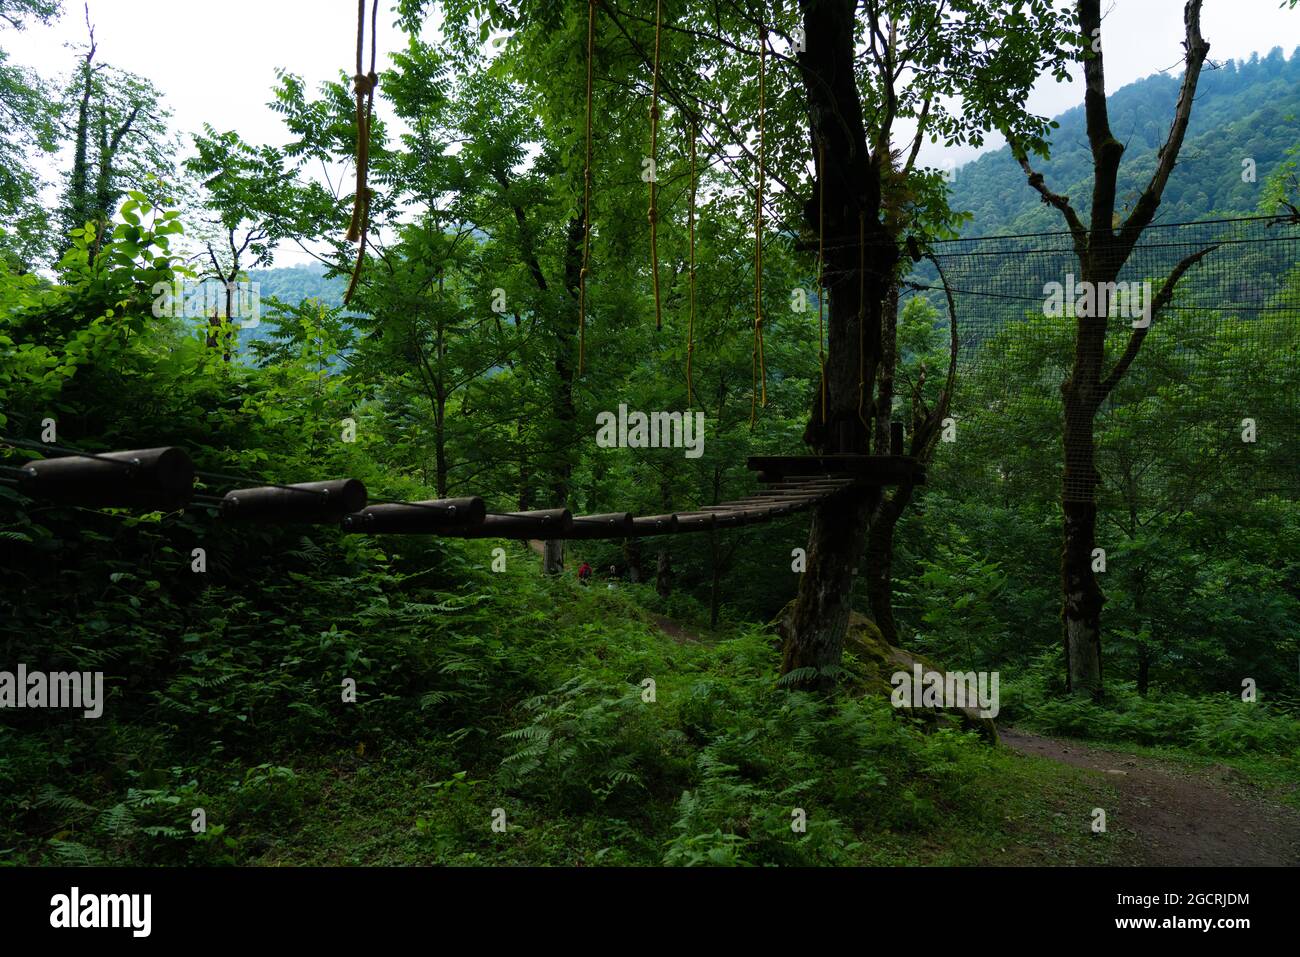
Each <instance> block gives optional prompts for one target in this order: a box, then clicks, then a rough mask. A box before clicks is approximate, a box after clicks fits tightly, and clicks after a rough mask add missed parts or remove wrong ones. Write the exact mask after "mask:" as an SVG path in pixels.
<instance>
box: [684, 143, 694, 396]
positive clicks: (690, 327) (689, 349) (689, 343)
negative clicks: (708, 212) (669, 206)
mask: <svg viewBox="0 0 1300 957" xmlns="http://www.w3.org/2000/svg"><path fill="white" fill-rule="evenodd" d="M695 137H696V129H695V125H694V124H691V202H690V204H689V206H688V211H687V214H686V215H687V231H688V232H689V234H690V260H691V268H690V316H689V318H688V319H687V322H686V407H687V408H688V409H689V408H690V407H691V406H692V405H693V404H694V393H693V391H692V388H693V387H692V384H691V359H692V358H693V357H694V354H695V188H696V178H695Z"/></svg>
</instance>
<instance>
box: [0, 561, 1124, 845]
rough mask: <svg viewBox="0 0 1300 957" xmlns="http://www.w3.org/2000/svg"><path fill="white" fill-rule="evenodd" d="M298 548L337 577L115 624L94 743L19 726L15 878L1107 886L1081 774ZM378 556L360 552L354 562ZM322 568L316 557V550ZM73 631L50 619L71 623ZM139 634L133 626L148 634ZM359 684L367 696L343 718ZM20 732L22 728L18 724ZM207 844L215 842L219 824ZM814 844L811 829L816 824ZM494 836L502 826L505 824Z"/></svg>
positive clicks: (564, 600) (528, 573)
mask: <svg viewBox="0 0 1300 957" xmlns="http://www.w3.org/2000/svg"><path fill="white" fill-rule="evenodd" d="M347 541H348V542H349V543H351V544H348V545H346V546H344V545H337V544H331V543H329V542H326V543H325V544H324V545H320V546H318V545H311V547H310V548H308V547H307V546H308V545H310V544H311V543H307V545H304V549H305V551H304V554H303V555H302V556H301V558H302V559H303V560H305V561H308V560H309V561H315V562H317V563H319V564H322V565H325V566H328V567H329V571H330V572H331V575H329V576H327V575H314V576H313V575H306V574H302V575H287V576H285V577H283V578H282V579H280V580H277V581H275V582H274V583H268V582H261V583H259V585H258V586H257V587H256V588H255V589H252V588H250V590H248V591H245V592H242V593H241V592H240V591H238V590H236V589H227V588H225V587H216V586H213V587H210V588H209V589H208V590H206V591H204V592H202V593H201V597H200V598H199V599H198V600H197V601H195V602H194V603H192V604H190V605H189V606H187V608H186V610H185V614H184V615H176V616H172V615H168V614H166V613H165V610H161V609H160V608H159V607H157V606H151V607H150V608H147V609H146V612H147V614H148V615H149V616H151V617H150V619H149V620H148V621H146V622H143V623H142V622H141V621H140V612H141V609H140V608H134V609H132V606H131V604H130V603H129V602H126V603H124V606H123V607H124V608H126V609H131V610H133V611H134V612H136V616H135V618H132V617H131V615H130V614H127V613H126V612H123V616H124V620H122V621H119V620H116V619H115V618H114V616H113V615H112V614H109V615H107V616H106V619H105V622H104V627H103V629H102V632H96V631H94V630H92V629H84V630H83V631H82V633H81V638H80V640H81V641H82V643H83V644H84V646H85V647H84V651H85V654H86V655H87V656H89V657H91V658H94V656H95V652H96V649H97V647H98V646H97V641H99V640H102V641H104V642H105V647H107V639H100V638H98V637H97V636H98V635H99V634H101V633H102V634H104V635H110V636H114V640H115V642H116V646H115V647H119V648H120V647H121V646H122V639H123V635H124V634H125V635H129V636H131V638H132V641H133V642H134V646H133V647H132V648H131V649H130V650H131V652H132V653H131V654H129V655H110V654H107V653H105V654H104V655H102V656H101V657H100V658H99V659H98V660H100V661H101V662H102V664H101V665H100V666H101V667H102V668H103V669H104V670H105V672H106V674H107V679H106V684H107V686H108V687H109V689H111V690H110V693H109V696H108V702H107V705H106V708H105V715H104V717H103V718H101V719H99V720H97V721H82V720H81V719H79V718H70V717H64V718H62V719H61V720H52V719H49V718H47V717H45V716H44V715H41V716H40V717H41V718H43V722H41V723H37V722H33V721H30V720H27V721H17V720H10V721H8V722H7V723H6V724H4V725H0V860H2V861H4V862H5V863H10V864H13V863H38V864H54V863H81V864H128V863H131V864H160V865H169V864H170V865H175V864H185V863H190V864H217V865H221V864H435V863H439V864H464V865H476V864H554V865H601V864H607V865H631V864H638V865H645V864H651V865H659V864H668V865H702V864H703V865H708V864H720V865H773V864H776V865H814V864H817V865H824V864H830V865H841V864H843V865H847V864H885V865H907V864H975V863H981V864H987V863H994V864H997V863H1007V864H1019V863H1070V864H1075V863H1106V862H1108V861H1111V860H1115V859H1117V858H1118V857H1120V856H1122V855H1123V854H1124V847H1123V841H1124V837H1123V835H1116V836H1114V837H1108V838H1102V839H1098V838H1097V837H1096V836H1094V835H1091V834H1090V833H1089V830H1088V821H1089V817H1088V814H1089V810H1090V809H1091V808H1092V807H1094V806H1097V805H1098V804H1101V803H1103V802H1104V800H1105V796H1106V795H1107V794H1108V793H1109V792H1108V790H1107V786H1106V785H1105V783H1104V782H1099V781H1097V780H1095V779H1093V778H1089V777H1088V776H1086V775H1084V774H1083V773H1081V772H1078V771H1075V770H1073V769H1069V768H1064V767H1061V766H1059V765H1055V764H1052V763H1049V762H1045V761H1038V760H1033V759H1028V758H1023V757H1020V756H1017V755H1014V754H1012V753H1010V752H1008V751H1006V750H1005V749H999V748H993V747H990V746H988V745H987V744H985V743H983V742H981V741H980V740H979V739H978V738H977V737H976V736H975V735H973V734H971V733H968V732H961V731H959V730H957V729H955V728H943V729H941V730H938V731H930V732H929V733H927V732H925V731H923V730H922V729H921V728H919V727H918V726H916V725H914V724H912V723H910V722H908V721H907V720H905V719H902V718H900V717H899V716H898V715H897V714H896V713H895V712H894V711H893V710H892V709H891V708H890V707H889V706H888V704H887V702H885V701H883V700H880V699H876V698H868V699H857V698H853V697H851V696H847V695H845V696H840V697H839V698H837V699H834V700H826V699H823V698H821V697H818V696H814V695H810V694H805V693H799V692H790V691H788V690H785V689H781V688H777V687H776V685H775V681H774V679H775V676H776V673H777V666H778V662H779V658H778V653H777V649H776V647H775V644H774V639H773V636H772V635H771V633H770V632H768V631H766V630H764V629H762V628H760V627H758V626H747V627H742V628H733V629H730V630H728V631H726V632H723V633H719V634H716V635H713V636H711V639H710V640H709V641H707V642H701V643H693V642H680V641H675V640H673V639H671V638H669V637H668V636H666V635H664V634H663V633H662V632H660V631H659V630H658V629H657V628H656V627H655V626H654V624H653V623H652V622H650V621H649V620H648V619H647V616H646V615H645V614H644V613H643V612H642V611H641V609H640V608H639V607H637V606H636V605H635V604H634V603H633V601H632V599H631V597H630V596H629V595H627V594H625V593H623V592H621V591H619V590H607V589H603V588H582V587H581V586H579V585H577V584H576V583H575V582H574V581H573V580H572V578H570V577H565V578H563V579H560V580H554V581H547V580H543V579H542V578H541V577H540V576H539V575H538V574H537V569H536V559H535V557H534V556H532V555H530V554H529V553H527V552H526V551H525V550H523V549H521V548H520V549H515V548H513V547H512V548H511V550H510V552H509V556H510V557H509V564H508V570H507V571H506V572H504V573H500V574H493V573H491V572H489V571H488V568H489V566H490V564H491V555H490V550H489V545H488V544H487V543H464V544H461V543H455V544H452V545H447V543H445V542H444V543H441V544H437V545H432V544H431V545H425V546H410V547H409V548H408V551H407V553H406V554H404V555H403V556H401V557H397V556H392V555H388V554H386V553H383V552H380V551H378V550H377V549H376V548H374V547H373V546H370V545H368V544H366V543H365V542H364V540H351V539H350V540H347ZM358 542H360V543H359V544H358ZM312 548H315V549H317V551H318V552H319V553H315V552H312V551H311V549H312ZM54 613H55V612H54V611H53V610H50V614H54ZM128 623H133V627H132V628H129V629H128V628H127V627H126V625H127V624H128ZM349 680H350V681H355V683H356V689H357V700H356V702H355V703H348V702H345V701H344V700H343V697H344V682H345V681H349ZM24 717H27V716H26V715H24ZM197 809H201V810H202V821H203V823H204V824H205V829H204V830H203V831H202V832H201V833H197V834H196V833H195V832H194V829H193V822H194V821H195V820H196V810H197ZM799 822H806V825H805V827H803V828H802V829H799V830H796V829H795V828H794V827H792V825H794V824H797V823H799ZM494 825H496V826H495V827H494Z"/></svg>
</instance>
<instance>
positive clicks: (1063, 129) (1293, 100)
mask: <svg viewBox="0 0 1300 957" xmlns="http://www.w3.org/2000/svg"><path fill="white" fill-rule="evenodd" d="M1178 81H1179V75H1178V71H1177V70H1173V71H1170V72H1168V73H1157V74H1153V75H1151V76H1149V77H1147V78H1146V79H1144V80H1139V81H1137V82H1136V83H1130V84H1128V85H1127V86H1124V87H1121V88H1120V89H1118V90H1115V91H1114V92H1113V93H1111V94H1110V96H1109V97H1108V99H1109V104H1110V122H1111V129H1112V131H1113V132H1114V134H1115V136H1116V138H1118V139H1119V140H1120V142H1122V143H1124V145H1125V153H1124V164H1123V166H1122V168H1121V170H1120V179H1119V197H1120V206H1121V207H1125V206H1127V205H1128V204H1131V203H1132V201H1133V200H1134V199H1136V197H1137V195H1138V193H1139V192H1140V190H1141V188H1142V186H1144V185H1145V184H1146V181H1147V180H1148V179H1149V178H1150V176H1151V169H1152V164H1153V163H1154V162H1155V156H1156V151H1157V150H1158V149H1159V148H1160V145H1161V144H1162V143H1163V142H1164V139H1165V136H1166V135H1167V134H1168V132H1169V118H1170V116H1172V115H1173V108H1174V103H1175V101H1176V100H1177V98H1178ZM1075 86H1076V88H1077V89H1078V92H1079V102H1080V105H1079V106H1077V107H1075V108H1074V109H1071V110H1069V111H1067V112H1065V113H1063V114H1061V115H1060V116H1058V117H1056V121H1057V122H1058V123H1059V124H1060V126H1059V128H1058V129H1056V130H1055V131H1054V132H1053V133H1052V135H1051V144H1052V152H1051V159H1050V160H1047V161H1038V162H1037V163H1036V168H1037V169H1038V170H1039V171H1040V172H1041V173H1043V175H1044V177H1045V178H1046V181H1047V183H1048V185H1049V186H1050V187H1051V188H1052V189H1053V190H1054V191H1055V192H1058V193H1064V194H1065V195H1067V196H1069V197H1070V198H1071V200H1073V201H1074V202H1075V204H1076V205H1077V206H1078V207H1081V208H1082V209H1087V207H1088V202H1089V198H1090V194H1091V183H1092V154H1091V151H1090V150H1089V148H1088V137H1087V134H1086V132H1085V129H1084V110H1083V106H1082V102H1083V89H1082V87H1081V86H1079V85H1078V84H1075ZM1298 119H1300V47H1298V48H1297V49H1296V51H1295V52H1293V53H1292V55H1291V57H1290V58H1289V59H1288V58H1287V57H1286V56H1285V54H1284V53H1283V51H1282V48H1281V47H1275V48H1274V49H1273V50H1272V52H1270V53H1269V54H1268V55H1267V56H1265V57H1262V58H1261V57H1259V56H1252V57H1251V58H1250V59H1249V60H1247V61H1245V62H1239V61H1234V60H1228V61H1226V62H1224V63H1222V64H1221V65H1219V67H1218V69H1210V68H1209V66H1208V65H1207V67H1206V69H1205V71H1204V72H1203V73H1202V75H1201V81H1200V85H1199V86H1198V88H1197V94H1196V108H1195V109H1194V110H1193V111H1192V116H1191V124H1190V126H1189V127H1188V132H1187V139H1186V141H1185V142H1184V144H1183V148H1182V151H1181V153H1180V154H1179V159H1178V165H1177V167H1175V169H1174V173H1173V176H1172V177H1171V178H1170V181H1169V186H1168V188H1167V189H1166V191H1165V195H1164V200H1163V202H1162V203H1161V204H1160V211H1159V213H1158V215H1157V219H1156V221H1157V222H1167V223H1174V222H1187V221H1190V220H1196V219H1203V218H1205V217H1208V216H1213V215H1220V214H1225V213H1238V214H1240V213H1247V214H1249V213H1252V212H1256V211H1257V210H1258V209H1259V204H1260V200H1261V198H1262V195H1263V190H1264V184H1265V182H1266V181H1267V179H1268V177H1269V176H1271V175H1272V174H1273V173H1274V172H1275V171H1276V169H1277V168H1278V166H1279V165H1280V164H1282V163H1284V162H1286V161H1287V159H1288V150H1292V149H1294V148H1295V146H1296V127H1297V120H1298ZM1245 160H1253V161H1254V165H1255V176H1254V177H1253V181H1247V179H1249V177H1247V178H1246V179H1243V173H1244V172H1245V167H1244V166H1243V163H1244V161H1245ZM951 203H952V206H953V208H954V209H959V210H967V211H969V212H970V213H972V214H973V216H974V218H973V219H972V220H971V222H970V223H969V224H968V225H967V226H966V228H965V230H964V232H965V234H966V235H970V236H982V235H989V234H1005V233H1021V232H1039V231H1043V230H1058V229H1061V228H1062V223H1061V218H1060V215H1059V214H1058V213H1057V212H1056V210H1054V209H1051V208H1049V207H1047V206H1045V205H1044V204H1043V203H1042V202H1041V201H1040V200H1039V197H1038V194H1037V193H1035V192H1034V191H1033V190H1032V189H1030V187H1029V186H1028V185H1027V184H1026V182H1025V174H1024V172H1023V171H1022V170H1021V169H1020V167H1019V166H1018V165H1017V163H1016V161H1015V160H1014V159H1013V158H1012V156H1011V151H1010V149H1008V148H1006V147H1004V148H1002V149H1000V150H997V151H996V152H992V153H988V154H985V155H984V156H981V157H979V158H978V159H976V160H974V161H972V162H970V163H968V164H966V165H965V166H962V167H961V168H960V169H958V170H957V173H956V178H955V181H954V182H953V184H952V197H951Z"/></svg>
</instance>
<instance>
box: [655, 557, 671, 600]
mask: <svg viewBox="0 0 1300 957" xmlns="http://www.w3.org/2000/svg"><path fill="white" fill-rule="evenodd" d="M672 590H673V556H672V552H670V551H668V549H667V548H661V549H659V555H658V558H657V559H656V561H655V592H656V593H657V594H658V595H659V597H660V598H667V597H668V596H669V595H670V594H671V593H672Z"/></svg>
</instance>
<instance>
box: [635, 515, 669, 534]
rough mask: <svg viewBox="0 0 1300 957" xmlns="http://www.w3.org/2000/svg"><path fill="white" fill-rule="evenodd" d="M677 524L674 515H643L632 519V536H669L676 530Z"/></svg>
mask: <svg viewBox="0 0 1300 957" xmlns="http://www.w3.org/2000/svg"><path fill="white" fill-rule="evenodd" d="M679 522H680V519H679V518H678V517H677V516H676V515H643V516H640V517H639V518H634V519H632V534H633V535H635V536H641V535H671V534H673V533H674V532H676V531H677V530H678V525H679Z"/></svg>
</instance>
